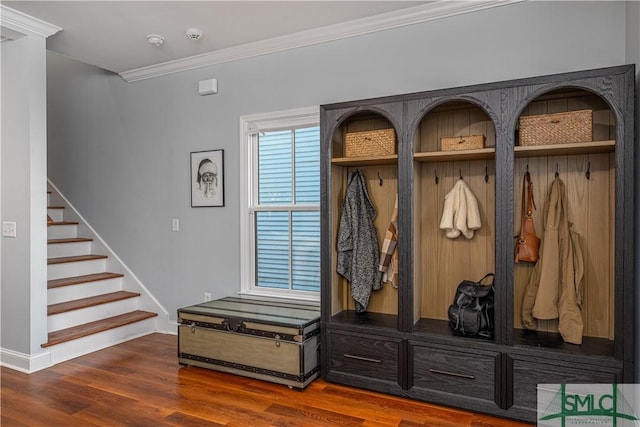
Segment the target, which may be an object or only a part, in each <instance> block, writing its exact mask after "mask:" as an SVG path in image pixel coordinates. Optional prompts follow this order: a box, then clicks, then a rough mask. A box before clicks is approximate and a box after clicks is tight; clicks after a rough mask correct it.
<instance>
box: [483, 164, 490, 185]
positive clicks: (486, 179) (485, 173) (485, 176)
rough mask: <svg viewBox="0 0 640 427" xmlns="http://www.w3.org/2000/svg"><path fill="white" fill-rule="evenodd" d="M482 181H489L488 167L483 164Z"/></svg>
mask: <svg viewBox="0 0 640 427" xmlns="http://www.w3.org/2000/svg"><path fill="white" fill-rule="evenodd" d="M484 182H487V183H488V182H489V168H488V167H487V165H484Z"/></svg>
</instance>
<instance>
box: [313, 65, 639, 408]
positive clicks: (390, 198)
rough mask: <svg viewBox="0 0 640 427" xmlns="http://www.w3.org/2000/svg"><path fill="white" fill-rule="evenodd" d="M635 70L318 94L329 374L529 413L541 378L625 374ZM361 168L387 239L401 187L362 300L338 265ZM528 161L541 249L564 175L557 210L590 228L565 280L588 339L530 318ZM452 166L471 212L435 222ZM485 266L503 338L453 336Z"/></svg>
mask: <svg viewBox="0 0 640 427" xmlns="http://www.w3.org/2000/svg"><path fill="white" fill-rule="evenodd" d="M634 79H635V69H634V66H633V65H628V66H616V67H610V68H604V69H597V70H587V71H580V72H571V73H564V74H558V75H550V76H541V77H535V78H526V79H520V80H513V81H505V82H498V83H488V84H481V85H474V86H468V87H460V88H452V89H443V90H434V91H429V92H422V93H412V94H406V95H398V96H390V97H384V98H378V99H366V100H360V101H353V102H344V103H339V104H332V105H323V106H321V144H322V150H321V153H322V154H321V156H322V157H321V194H322V199H321V213H322V215H321V221H322V223H321V230H322V231H321V233H322V236H321V245H322V253H321V256H322V271H321V275H322V303H321V318H322V348H321V360H322V364H321V366H322V376H323V378H325V379H326V380H328V381H333V382H338V383H342V384H347V385H351V386H357V387H362V388H367V389H371V390H376V391H380V392H384V393H389V394H394V395H399V396H405V397H410V398H415V399H419V400H424V401H428V402H434V403H439V404H444V405H451V406H456V407H459V408H464V409H468V410H473V411H479V412H485V413H490V414H493V415H499V416H504V417H507V418H514V419H520V420H526V421H535V420H536V384H545V383H551V384H557V383H619V382H633V379H634V369H635V367H634V360H635V354H634V319H635V316H634V310H635V308H634V307H635V289H634V284H635V274H634V253H633V252H634V242H633V210H634V200H633V197H634V111H633V109H634ZM557 113H562V114H560V115H559V116H557V115H556V114H557ZM558 117H560V118H558ZM576 118H577V124H576V123H574V124H572V123H571V121H572V120H574V119H576ZM389 130H392V132H390V131H389ZM546 132H551V134H552V135H551V136H549V135H546V134H545V133H546ZM389 135H391V136H389ZM354 144H355V145H354ZM356 171H360V172H361V173H362V175H364V177H365V178H366V184H367V187H366V191H367V192H368V198H369V200H370V201H371V203H372V205H373V206H374V207H375V210H376V215H375V219H374V221H373V223H374V226H375V230H376V233H377V238H378V242H379V244H380V245H382V242H383V240H384V239H385V234H386V233H387V232H388V231H389V230H390V224H391V223H393V221H392V219H393V218H392V216H393V213H394V208H395V207H396V197H397V247H396V249H395V253H394V254H393V256H394V257H397V263H396V264H395V265H394V267H395V269H397V271H396V272H395V273H396V274H395V277H394V278H393V280H391V281H389V282H387V283H385V284H384V285H383V286H382V288H381V289H379V290H372V291H371V295H370V299H369V301H368V305H367V307H366V311H365V312H356V306H355V304H354V300H353V297H352V295H351V289H350V287H351V283H350V282H349V281H348V280H347V279H345V277H343V275H341V274H339V273H338V272H337V258H338V241H337V240H338V234H339V231H340V230H339V229H340V221H341V215H342V213H343V204H344V200H345V193H346V191H347V184H348V182H349V178H350V177H351V175H352V174H353V173H354V172H356ZM527 172H528V173H529V174H530V177H531V180H532V182H533V184H534V186H533V194H534V200H535V204H536V209H534V210H533V219H534V226H535V230H536V233H537V236H538V237H542V240H543V243H542V254H543V255H544V248H545V239H544V236H545V234H547V237H548V240H547V241H546V247H548V248H551V246H552V239H551V236H552V235H553V233H552V232H547V233H545V230H546V229H547V228H549V227H553V224H549V222H548V221H547V220H545V218H544V215H545V212H549V209H550V210H551V211H552V212H555V211H553V209H554V207H551V208H548V207H546V206H545V205H547V204H551V203H552V201H551V200H549V199H548V192H549V190H550V188H551V186H552V184H553V183H554V181H556V180H561V181H562V184H564V190H565V195H566V201H565V202H564V205H565V206H563V209H564V212H565V214H564V215H566V217H567V218H568V223H569V225H570V231H571V234H572V235H573V236H577V237H576V239H577V240H576V241H577V242H578V241H579V242H580V245H579V249H577V250H576V252H575V253H578V254H579V255H581V256H580V257H579V258H576V257H575V256H574V257H573V263H574V264H572V265H574V266H575V268H576V269H577V270H579V273H576V274H575V276H576V277H578V275H579V276H580V277H579V279H580V280H576V283H575V284H572V285H570V286H573V287H572V288H571V289H573V290H576V289H577V291H578V293H577V296H576V298H577V301H575V302H577V303H579V304H580V308H581V310H580V312H579V316H580V317H581V319H582V326H581V327H582V329H581V333H580V339H581V343H580V344H573V343H570V342H567V341H565V336H563V334H561V333H560V332H559V329H558V327H559V326H558V325H559V321H558V320H557V319H555V320H553V319H548V318H541V319H540V320H538V322H537V329H536V330H532V328H531V326H529V329H525V327H524V326H523V323H522V320H521V319H522V309H523V299H524V294H525V292H526V290H527V287H528V286H530V283H529V282H533V280H532V275H533V274H534V269H535V267H534V266H535V265H536V263H533V262H522V261H521V262H518V263H516V262H515V259H514V248H515V243H516V241H515V240H514V237H515V236H517V235H518V233H519V231H520V218H521V216H520V215H521V201H522V194H523V193H522V181H523V175H524V174H525V173H527ZM459 180H463V181H464V183H465V184H466V188H467V189H468V190H469V191H470V192H472V195H473V198H474V201H473V203H474V204H476V203H477V215H479V223H477V224H475V225H474V226H473V227H471V229H469V230H458V231H461V232H460V233H459V234H460V235H459V236H457V237H455V235H456V234H457V233H458V232H457V231H455V230H454V232H453V233H451V234H450V233H449V231H451V230H446V229H443V228H441V225H442V224H443V223H444V222H445V221H444V219H443V213H444V210H445V196H446V195H447V194H448V193H449V192H450V191H451V190H452V188H454V185H456V184H457V183H458V181H459ZM556 182H559V181H556ZM556 188H558V187H556ZM477 219H478V218H476V220H477ZM445 228H446V227H445ZM463 228H464V227H463ZM387 237H388V235H387ZM548 251H549V254H550V255H548V256H547V260H551V259H552V258H553V254H552V253H551V252H552V251H551V249H548ZM392 263H393V262H392ZM544 268H547V269H549V267H544ZM487 273H495V311H494V321H495V330H494V334H493V337H492V338H490V339H487V338H470V337H464V336H459V335H455V334H454V333H453V331H452V329H451V327H450V326H449V322H448V318H447V309H448V307H449V305H450V304H451V303H452V300H453V297H454V294H455V291H456V287H457V285H458V284H459V283H460V282H461V281H463V280H465V279H467V280H479V279H480V278H482V277H483V276H484V275H485V274H487ZM578 281H579V283H578ZM558 292H560V291H558ZM563 292H564V291H563ZM576 298H574V300H575V299H576ZM561 330H562V327H561Z"/></svg>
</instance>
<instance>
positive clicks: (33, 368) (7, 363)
mask: <svg viewBox="0 0 640 427" xmlns="http://www.w3.org/2000/svg"><path fill="white" fill-rule="evenodd" d="M0 365H2V366H4V367H6V368H9V369H13V370H14V371H19V372H23V373H25V374H32V373H34V372H37V371H40V370H42V369H46V368H48V367H50V366H52V363H51V353H50V352H49V351H45V352H42V353H39V354H35V355H29V354H25V353H20V352H17V351H13V350H9V349H6V348H2V349H0Z"/></svg>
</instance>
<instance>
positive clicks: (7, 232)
mask: <svg viewBox="0 0 640 427" xmlns="http://www.w3.org/2000/svg"><path fill="white" fill-rule="evenodd" d="M2 235H3V236H4V237H16V223H15V221H3V222H2Z"/></svg>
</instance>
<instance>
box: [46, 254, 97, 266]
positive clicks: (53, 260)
mask: <svg viewBox="0 0 640 427" xmlns="http://www.w3.org/2000/svg"><path fill="white" fill-rule="evenodd" d="M105 258H108V256H106V255H94V254H90V255H77V256H63V257H59V258H49V259H48V260H47V264H48V265H51V264H62V263H65V262H76V261H93V260H96V259H105Z"/></svg>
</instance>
